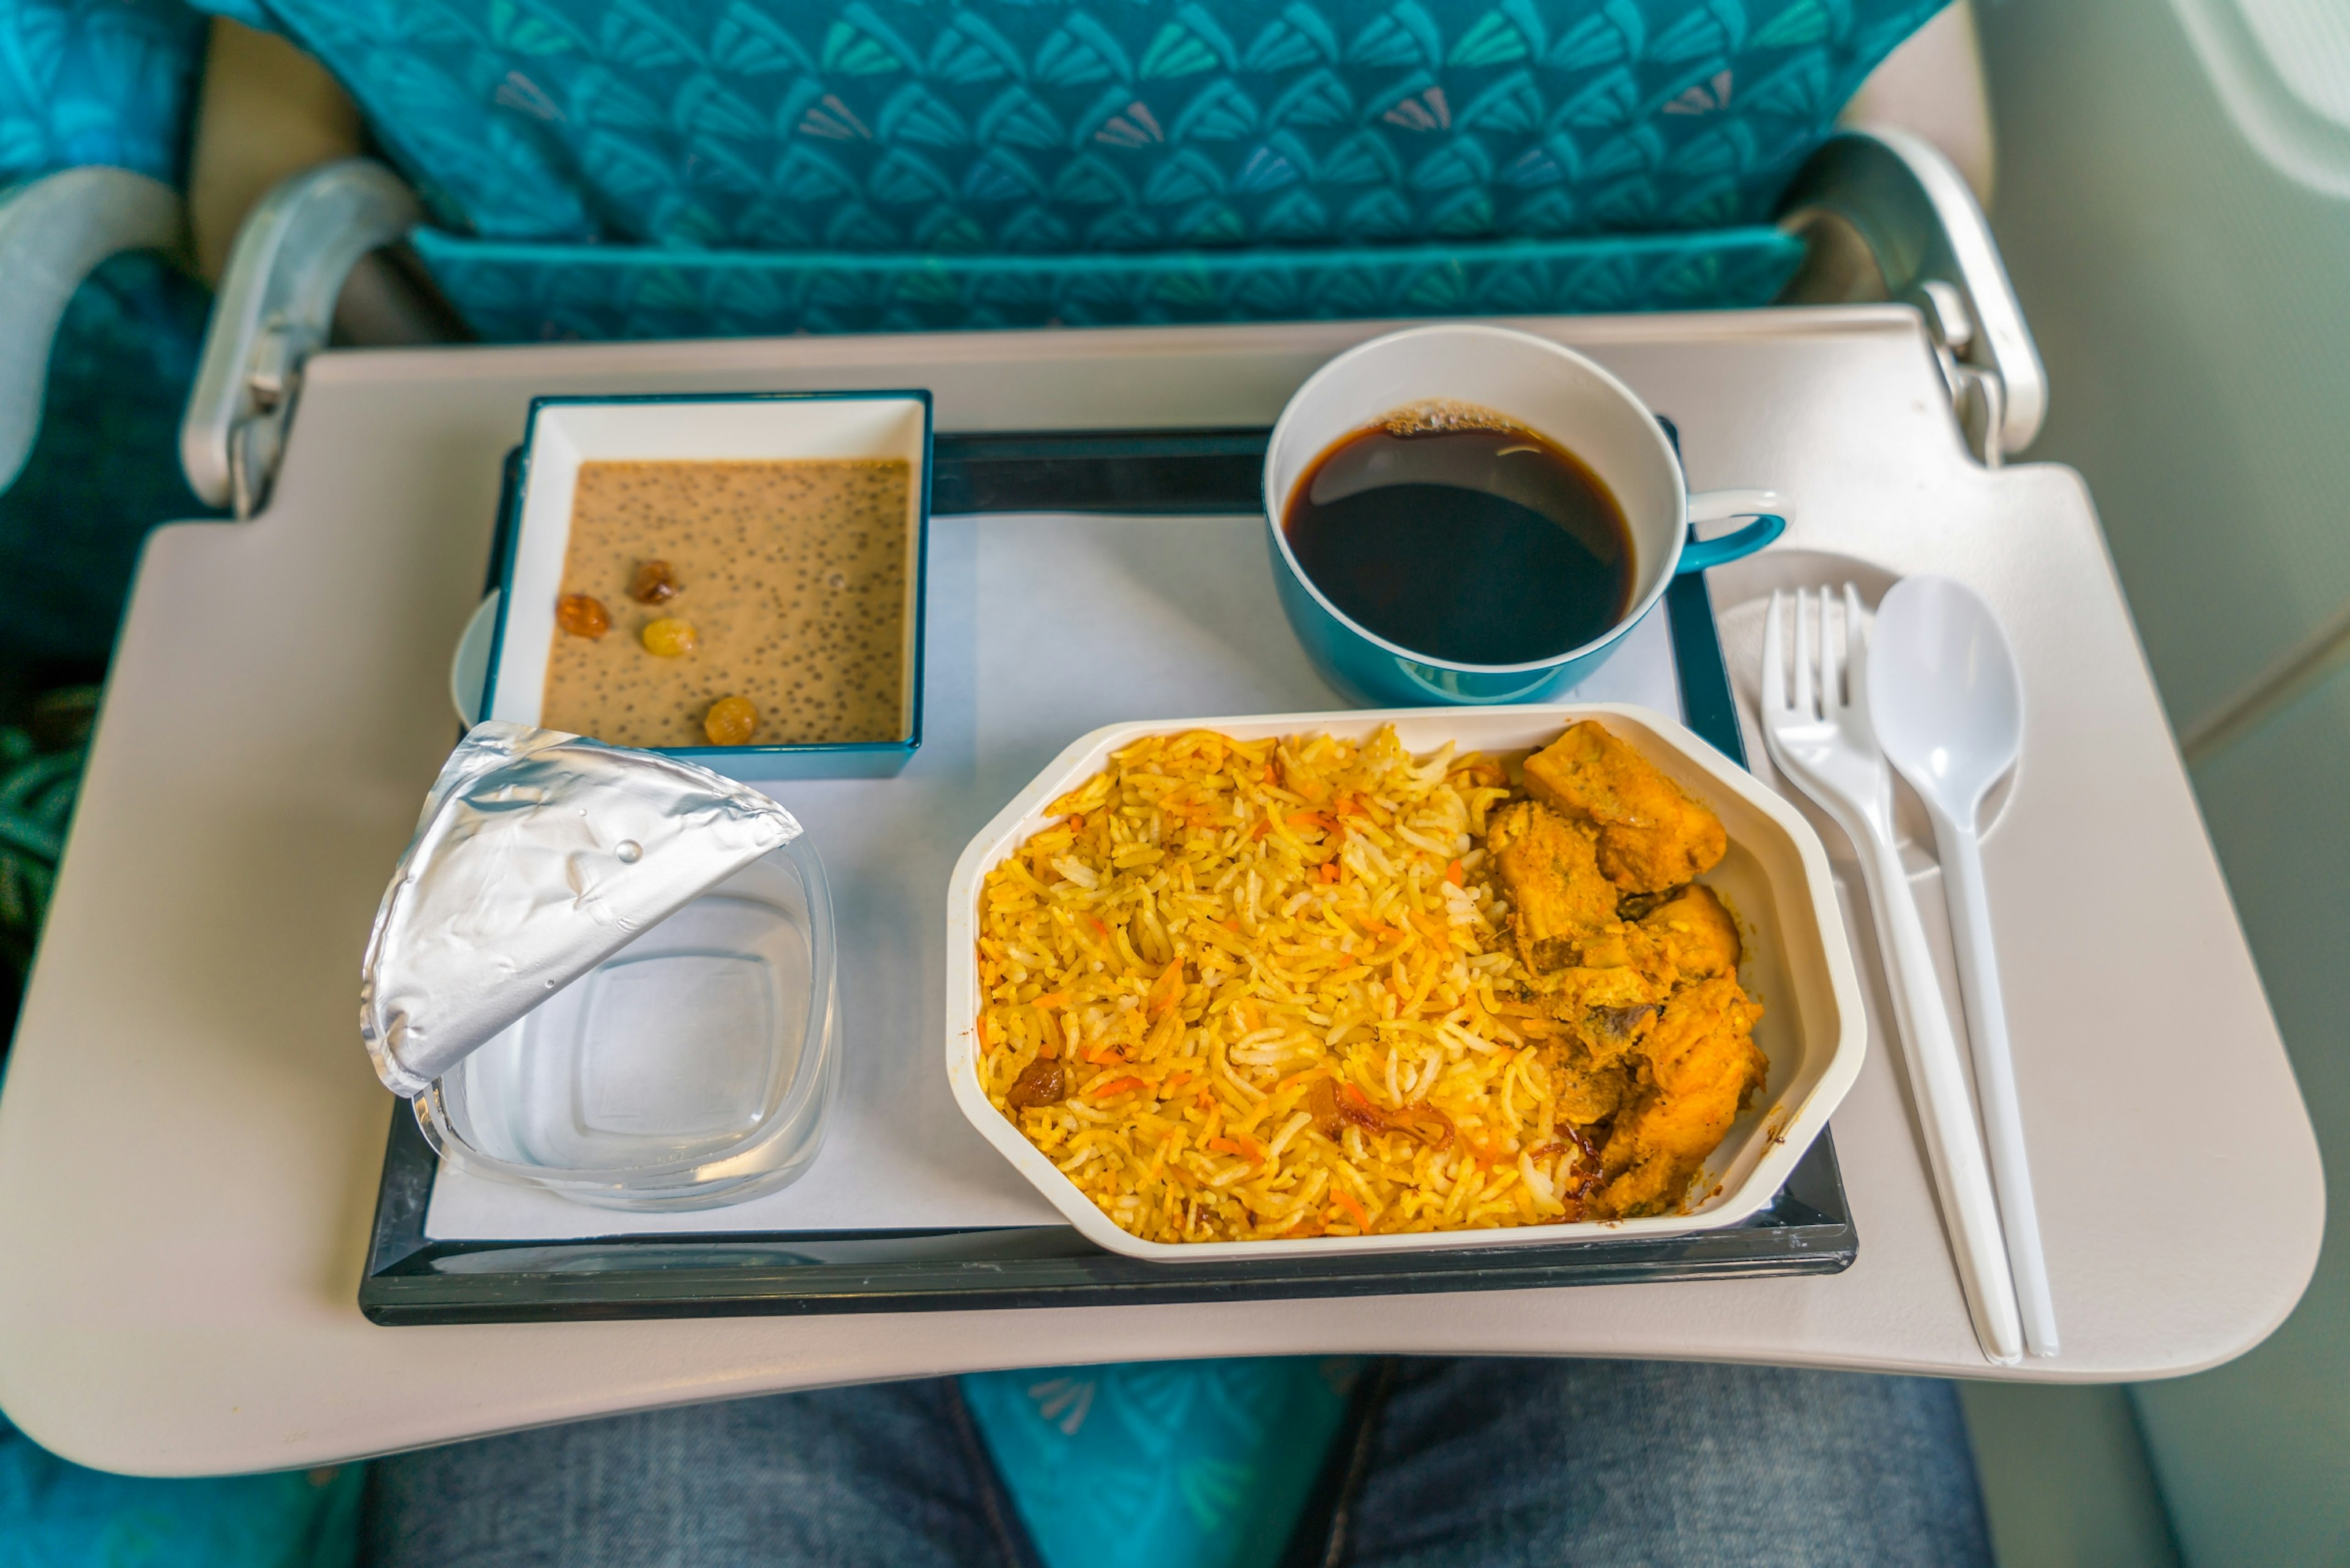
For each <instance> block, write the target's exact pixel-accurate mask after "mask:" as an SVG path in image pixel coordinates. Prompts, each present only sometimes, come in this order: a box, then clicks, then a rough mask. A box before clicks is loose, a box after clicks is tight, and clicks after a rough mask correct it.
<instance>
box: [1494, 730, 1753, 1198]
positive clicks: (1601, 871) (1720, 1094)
mask: <svg viewBox="0 0 2350 1568" xmlns="http://www.w3.org/2000/svg"><path fill="white" fill-rule="evenodd" d="M1525 784H1526V791H1527V794H1528V795H1529V796H1531V798H1527V799H1520V800H1517V801H1514V802H1513V803H1511V804H1509V805H1503V806H1500V807H1497V808H1496V809H1495V811H1494V814H1493V815H1492V821H1491V826H1490V827H1489V829H1488V833H1487V839H1486V846H1487V848H1488V850H1489V851H1490V852H1491V854H1492V865H1493V867H1494V871H1495V873H1496V874H1497V875H1498V877H1499V880H1500V882H1501V884H1502V887H1503V890H1504V891H1505V892H1506V894H1507V896H1508V898H1509V902H1510V907H1511V910H1512V913H1511V916H1510V919H1511V924H1512V929H1513V935H1514V938H1515V940H1516V942H1517V946H1518V952H1519V958H1520V961H1521V962H1522V964H1523V969H1524V971H1525V974H1526V977H1527V979H1526V989H1527V992H1528V994H1527V995H1526V997H1525V998H1524V1001H1525V1002H1527V1003H1528V1004H1529V1006H1530V1010H1531V1011H1533V1012H1535V1013H1536V1014H1538V1015H1539V1016H1540V1017H1541V1018H1542V1019H1543V1020H1544V1023H1545V1024H1546V1026H1547V1031H1548V1032H1547V1033H1544V1032H1543V1031H1542V1030H1539V1029H1538V1030H1534V1031H1530V1033H1534V1034H1535V1036H1536V1038H1538V1039H1541V1040H1542V1041H1543V1043H1544V1054H1545V1057H1546V1060H1545V1063H1544V1065H1545V1066H1546V1067H1548V1068H1549V1070H1550V1075H1551V1081H1552V1082H1553V1083H1555V1084H1558V1085H1561V1090H1560V1095H1559V1111H1560V1115H1561V1116H1564V1117H1565V1120H1566V1121H1567V1122H1568V1123H1569V1124H1570V1125H1571V1126H1572V1127H1575V1131H1576V1133H1577V1135H1578V1136H1577V1141H1578V1142H1579V1143H1585V1147H1587V1148H1590V1149H1593V1150H1596V1153H1597V1161H1596V1168H1589V1169H1587V1170H1586V1177H1585V1187H1584V1193H1583V1199H1582V1202H1583V1212H1584V1216H1585V1217H1586V1218H1588V1219H1627V1218H1630V1217H1632V1216H1635V1215H1641V1214H1659V1213H1666V1212H1669V1211H1671V1210H1676V1209H1678V1208H1679V1206H1680V1205H1681V1203H1682V1202H1683V1201H1684V1200H1685V1199H1686V1198H1687V1197H1688V1195H1689V1189H1690V1183H1691V1182H1692V1181H1694V1180H1695V1179H1696V1178H1697V1176H1698V1174H1699V1172H1700V1171H1701V1170H1702V1169H1703V1168H1704V1167H1705V1162H1706V1159H1707V1158H1708V1157H1709V1156H1711V1154H1712V1153H1713V1151H1714V1149H1715V1148H1716V1147H1719V1146H1720V1145H1721V1140H1722V1137H1724V1136H1725V1135H1726V1134H1727V1133H1728V1132H1729V1130H1730V1126H1731V1122H1733V1121H1735V1120H1736V1119H1737V1116H1738V1114H1739V1112H1740V1111H1741V1110H1742V1109H1743V1108H1744V1107H1745V1106H1747V1105H1748V1104H1750V1103H1751V1102H1752V1100H1753V1098H1754V1096H1755V1094H1756V1093H1757V1092H1758V1091H1759V1090H1760V1089H1761V1088H1762V1086H1763V1080H1764V1078H1765V1076H1766V1075H1767V1074H1768V1072H1769V1069H1770V1064H1769V1063H1768V1062H1767V1061H1766V1060H1765V1059H1764V1057H1763V1053H1762V1051H1761V1049H1760V1048H1758V1047H1757V1046H1756V1045H1755V1044H1754V1022H1755V1020H1756V1019H1758V1018H1760V1017H1761V1016H1762V1015H1763V1008H1762V1004H1761V1003H1759V1002H1756V1001H1755V1000H1754V999H1753V998H1752V997H1751V996H1749V995H1748V994H1747V993H1746V992H1745V990H1744V989H1743V988H1742V986H1741V985H1740V984H1739V981H1738V962H1739V959H1740V956H1741V943H1740V940H1739V936H1738V927H1737V923H1736V922H1735V921H1734V920H1733V919H1731V915H1730V911H1729V910H1728V909H1724V908H1723V907H1722V904H1721V899H1720V898H1716V897H1715V896H1714V894H1713V892H1712V890H1711V888H1705V887H1702V886H1700V885H1699V884H1698V883H1697V882H1696V881H1695V878H1696V877H1700V876H1701V875H1703V874H1704V873H1706V872H1708V871H1711V869H1713V867H1715V866H1716V865H1718V864H1719V863H1720V862H1721V857H1722V855H1723V853H1724V852H1725V850H1726V849H1727V848H1728V840H1727V838H1726V837H1725V836H1724V835H1723V833H1722V828H1721V819H1720V818H1719V817H1717V816H1715V815H1713V813H1712V812H1711V811H1710V810H1708V809H1707V808H1706V807H1705V806H1704V805H1702V804H1701V803H1700V802H1698V801H1695V800H1692V799H1691V798H1690V796H1689V795H1688V794H1686V793H1685V792H1683V791H1682V790H1681V788H1680V787H1679V785H1678V784H1674V783H1673V781H1672V780H1670V779H1669V778H1667V777H1666V776H1665V775H1664V774H1662V773H1660V772H1659V771H1658V770H1657V769H1656V767H1654V766H1653V765H1652V764H1650V763H1649V762H1648V760H1647V759H1646V758H1644V757H1642V756H1641V755H1640V754H1639V753H1638V752H1636V751H1634V750H1633V749H1632V748H1631V747H1629V746H1627V745H1626V744H1625V743H1624V742H1622V741H1620V740H1618V739H1617V737H1616V736H1614V735H1612V734H1610V733H1608V732H1607V731H1606V730H1604V729H1602V728H1601V727H1600V726H1599V725H1598V724H1597V723H1596V722H1589V721H1586V722H1583V723H1579V724H1576V725H1575V726H1574V727H1573V728H1571V729H1569V730H1568V731H1567V732H1566V733H1565V735H1563V736H1561V737H1560V738H1559V739H1558V741H1557V742H1555V743H1554V744H1552V745H1551V746H1549V747H1547V748H1545V749H1544V750H1543V751H1540V752H1537V753H1534V755H1533V756H1531V757H1529V758H1527V759H1526V763H1525ZM1586 1140H1588V1141H1587V1142H1586Z"/></svg>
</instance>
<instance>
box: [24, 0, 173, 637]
mask: <svg viewBox="0 0 2350 1568" xmlns="http://www.w3.org/2000/svg"><path fill="white" fill-rule="evenodd" d="M206 26H207V24H206V22H205V20H204V18H203V16H199V15H197V14H196V13H195V12H193V11H191V10H189V9H188V8H187V7H186V6H185V5H181V4H179V3H178V0H0V191H5V188H6V187H7V186H9V185H12V184H15V183H16V182H22V181H29V180H33V179H37V178H38V177H40V176H41V175H44V174H51V173H55V172H57V171H59V170H63V169H70V168H75V167H79V166H84V165H89V164H106V165H110V166H112V167H115V168H119V169H130V170H132V171H136V172H138V173H141V174H146V175H150V176H152V177H153V178H155V179H158V180H161V181H163V182H166V183H173V184H176V183H177V182H179V180H180V178H181V173H182V163H183V161H184V160H185V157H186V149H187V133H188V122H189V119H190V116H191V114H192V109H193V107H194V101H195V85H196V75H197V71H198V68H199V67H200V66H201V64H202V62H203V42H204V29H205V27H206ZM5 286H6V285H5V280H0V288H5ZM210 304H211V301H210V297H209V296H208V295H207V294H206V293H205V291H204V289H203V286H202V285H201V284H199V283H197V282H195V281H194V280H193V279H192V278H190V277H188V276H187V275H184V274H182V273H181V272H180V271H179V270H178V269H177V268H175V267H174V266H172V265H171V264H170V263H168V262H166V261H164V260H162V259H161V258H160V257H157V256H152V255H124V256H117V257H116V258H114V259H113V260H112V261H109V262H108V263H107V264H106V265H104V266H102V267H100V268H99V270H98V272H97V273H96V275H93V276H92V277H91V278H90V279H89V280H88V282H86V283H84V284H83V285H82V286H81V287H80V288H79V289H78V291H76V293H75V295H74V296H73V299H72V301H71V302H70V303H69V304H68V306H67V307H66V313H65V317H64V319H62V320H61V321H60V322H59V323H58V324H57V338H56V340H55V342H54V344H53V345H52V347H51V348H50V352H49V366H48V378H47V385H46V387H45V389H44V396H43V407H42V420H41V428H40V431H39V433H38V435H37V437H36V441H35V444H34V447H33V451H32V452H31V454H30V455H29V456H28V457H27V459H26V463H25V467H24V470H23V472H21V473H19V474H18V475H17V476H16V482H15V483H14V484H13V485H11V486H10V487H9V488H7V489H6V490H5V491H0V664H6V665H11V666H16V667H19V668H22V667H25V666H27V665H32V664H44V662H45V661H56V660H69V661H78V662H79V663H81V664H83V665H86V666H95V665H96V664H99V663H100V662H102V661H103V660H104V659H105V658H106V655H107V650H108V649H109V648H111V647H112V646H113V642H114V628H115V622H116V619H117V618H118V617H119V616H120V613H121V608H122V601H123V596H124V594H125V593H126V592H127V591H128V590H129V588H130V574H131V569H132V567H133V566H134V565H135V563H136V562H137V559H138V556H139V546H140V540H141V539H143V538H144V537H145V536H146V533H147V530H148V529H149V528H150V527H152V526H153V525H154V524H157V523H160V522H162V521H163V520H165V519H166V518H169V517H174V516H178V517H187V516H195V515H199V514H201V513H202V512H203V506H202V504H200V503H199V502H198V501H197V500H196V498H195V497H194V496H193V495H192V494H190V493H189V492H188V488H187V484H186V483H185V481H183V480H182V478H181V476H180V459H179V440H178V436H179V431H178V426H179V419H180V410H181V409H182V406H183V405H184V404H185V403H186V401H187V397H188V388H189V384H190V383H191V382H192V380H193V379H194V375H195V362H196V354H197V348H198V345H199V344H200V343H201V341H202V338H203V324H204V315H205V312H206V310H207V309H208V308H209V307H210ZM88 672H90V673H94V670H90V671H88Z"/></svg>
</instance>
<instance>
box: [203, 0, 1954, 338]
mask: <svg viewBox="0 0 2350 1568" xmlns="http://www.w3.org/2000/svg"><path fill="white" fill-rule="evenodd" d="M212 3H213V4H214V5H224V6H228V7H230V8H232V9H234V11H236V12H237V13H238V14H240V15H244V16H247V17H248V18H250V19H254V20H257V21H260V22H263V23H265V25H268V26H275V27H277V28H279V29H281V30H283V31H285V32H286V33H287V34H288V35H290V36H292V37H293V38H294V39H295V40H296V41H297V42H298V43H300V44H301V45H303V46H304V47H307V48H308V49H310V50H311V51H312V52H314V53H315V54H317V56H318V57H320V58H321V59H322V60H323V61H325V63H326V64H327V65H328V67H330V68H331V69H332V70H334V71H335V73H336V74H337V75H338V77H339V78H341V79H342V80H343V81H344V82H345V83H346V84H347V85H348V87H349V88H351V90H352V91H353V93H354V94H355V95H356V96H357V97H358V99H359V102H360V104H361V106H362V107H363V108H364V109H365V110H366V111H367V114H368V116H369V123H370V125H371V127H372V128H373V130H374V131H375V134H376V135H377V137H378V138H379V139H380V141H381V143H382V145H383V147H384V149H385V151H387V152H388V154H389V155H390V157H391V158H392V159H393V160H394V161H397V162H398V163H399V164H400V167H401V169H402V170H403V171H404V172H406V173H407V174H408V175H409V177H410V178H411V180H413V181H414V182H415V183H416V186H417V189H418V191H419V192H420V193H421V195H422V197H423V199H424V201H425V203H426V205H427V207H428V209H429V211H430V212H431V213H432V224H433V228H432V231H428V232H427V234H425V235H424V236H422V240H421V244H420V249H421V251H422V252H423V254H424V255H425V258H426V262H427V265H428V266H430V267H431V268H432V271H433V273H434V275H435V276H436V277H437V278H438V279H439V280H440V282H441V284H442V287H443V288H444V289H445V290H446V292H447V293H448V294H449V296H450V297H451V299H452V303H453V304H455V305H456V306H457V307H458V308H459V310H460V311H461V312H462V313H463V314H464V315H465V317H467V318H468V319H469V320H470V321H471V322H472V323H473V326H474V327H475V328H476V329H477V330H479V331H481V332H482V333H483V335H484V336H485V337H494V338H518V337H573V336H577V337H599V336H603V337H608V336H635V335H643V334H646V333H650V332H655V331H658V332H659V333H660V334H661V335H664V336H677V335H687V336H691V335H698V334H702V333H716V332H721V331H726V332H741V331H760V332H773V331H792V330H809V331H827V330H871V329H876V328H887V327H919V326H928V327H959V326H993V325H1004V326H1011V325H1032V324H1041V323H1045V322H1054V321H1059V322H1066V323H1080V322H1082V323H1096V324H1108V323H1113V322H1125V321H1207V320H1249V319H1275V318H1288V317H1299V316H1307V317H1310V316H1317V315H1351V316H1367V315H1387V314H1402V315H1428V314H1452V313H1462V312H1473V313H1491V312H1498V311H1507V310H1513V309H1536V310H1566V309H1622V308H1642V307H1654V306H1690V305H1699V304H1757V303H1762V302H1763V301H1764V300H1767V299H1768V298H1769V297H1770V294H1771V291H1772V290H1773V289H1774V288H1775V287H1776V286H1777V285H1778V283H1779V282H1781V281H1783V279H1784V278H1785V276H1786V275H1787V273H1788V270H1789V269H1790V268H1791V267H1792V265H1794V246H1793V244H1792V243H1791V242H1789V241H1786V240H1785V239H1784V238H1783V237H1782V236H1779V235H1776V234H1773V233H1771V232H1769V231H1767V230H1765V229H1762V228H1760V227H1758V225H1761V224H1763V223H1766V222H1767V220H1768V219H1769V217H1770V214H1771V212H1772V209H1773V203H1774V202H1776V200H1777V198H1778V196H1779V193H1780V192H1781V191H1782V190H1783V188H1784V186H1785V184H1786V182H1787V180H1788V178H1789V176H1790V175H1791V174H1793V172H1794V170H1795V168H1796V167H1797V166H1798V165H1799V164H1800V163H1801V162H1802V161H1803V160H1804V158H1805V157H1806V156H1807V155H1808V154H1809V153H1810V152H1811V151H1812V150H1813V149H1814V147H1815V146H1817V145H1818V143H1819V141H1820V140H1821V139H1822V138H1823V137H1824V136H1825V134H1826V132H1827V130H1829V128H1830V126H1831V124H1832V121H1833V119H1834V117H1835V112H1836V110H1837V109H1838V108H1839V107H1840V106H1841V105H1842V104H1843V102H1844V100H1845V99H1846V97H1848V96H1849V95H1850V93H1851V91H1852V89H1853V88H1855V87H1856V86H1857V85H1858V83H1859V82H1860V80H1861V79H1862V78H1864V77H1865V76H1866V73H1867V72H1868V70H1869V69H1870V68H1871V67H1873V66H1874V65H1875V64H1876V63H1877V60H1879V59H1880V58H1881V57H1883V56H1884V55H1885V53H1886V52H1887V50H1889V49H1890V48H1891V47H1893V46H1894V45H1895V44H1896V43H1898V41H1899V40H1900V39H1901V38H1902V37H1904V36H1907V35H1908V33H1909V32H1910V31H1911V30H1912V29H1914V28H1915V27H1916V26H1918V24H1919V23H1920V22H1922V21H1923V20H1924V19H1925V18H1926V17H1927V16H1929V15H1931V14H1932V13H1933V11H1935V10H1936V9H1938V8H1939V5H1940V4H1941V3H1942V0H1498V3H1497V0H1290V3H1289V4H1286V5H1279V4H1267V3H1265V0H1083V3H1074V0H959V3H958V0H946V3H941V0H807V3H803V4H781V3H777V0H212ZM1625 236H1638V239H1637V240H1627V239H1626V238H1625ZM533 247H542V248H533ZM579 247H585V248H579ZM1513 247H1514V248H1513ZM1390 251H1391V252H1392V253H1393V254H1391V255H1389V254H1384V253H1388V252H1390ZM753 255H756V256H761V257H767V258H774V259H769V260H764V261H761V262H758V263H756V264H753V263H750V262H748V261H746V260H744V259H743V258H744V257H746V256H753ZM868 261H869V263H870V265H866V264H867V263H868ZM1015 261H1017V262H1018V263H1020V264H1021V265H1014V263H1015ZM1512 301H1516V302H1518V303H1515V304H1513V303H1511V302H1512ZM722 324H723V325H722Z"/></svg>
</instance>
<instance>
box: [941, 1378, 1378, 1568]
mask: <svg viewBox="0 0 2350 1568" xmlns="http://www.w3.org/2000/svg"><path fill="white" fill-rule="evenodd" d="M1359 1371H1360V1364H1359V1363H1357V1361H1355V1360H1353V1359H1351V1358H1347V1357H1331V1358H1326V1359H1316V1358H1308V1357H1277V1358H1271V1359H1265V1360H1215V1361H1169V1362H1145V1363H1139V1364H1132V1365H1123V1366H1066V1367H1051V1368H1045V1369H1041V1370H1036V1371H1028V1372H990V1373H982V1374H978V1375H975V1376H968V1377H965V1378H964V1379H963V1380H962V1396H963V1403H964V1405H965V1406H966V1407H968V1408H969V1409H970V1411H971V1415H972V1424H973V1425H975V1426H976V1427H977V1428H979V1432H980V1436H981V1438H983V1439H984V1440H985V1442H986V1444H987V1448H988V1451H989V1453H990V1455H991V1456H992V1457H993V1459H994V1460H995V1463H996V1467H997V1469H999V1470H1000V1471H1001V1472H1002V1473H1003V1477H1004V1479H1005V1481H1006V1483H1007V1486H1008V1488H1009V1490H1011V1492H1012V1494H1013V1499H1014V1506H1015V1507H1016V1508H1018V1510H1019V1511H1020V1518H1021V1521H1022V1522H1023V1523H1024V1524H1025V1525H1026V1526H1027V1528H1028V1534H1029V1537H1030V1539H1031V1540H1032V1541H1033V1542H1035V1546H1036V1551H1037V1554H1038V1555H1039V1556H1041V1557H1042V1558H1043V1559H1044V1560H1045V1564H1046V1568H1273V1565H1274V1563H1277V1562H1278V1561H1279V1560H1280V1557H1281V1553H1282V1549H1283V1547H1284V1545H1286V1544H1287V1542H1288V1540H1289V1535H1290V1532H1291V1530H1292V1529H1293V1528H1294V1527H1295V1523H1296V1521H1297V1519H1298V1516H1299V1513H1300V1511H1301V1510H1302V1509H1303V1507H1304V1504H1305V1501H1306V1498H1307V1495H1308V1493H1309V1492H1310V1491H1311V1490H1312V1489H1313V1485H1314V1480H1315V1476H1316V1475H1317V1474H1318V1473H1319V1471H1320V1469H1321V1467H1322V1462H1323V1456H1324V1454H1325V1453H1326V1450H1327V1449H1328V1448H1329V1446H1330V1439H1331V1437H1332V1435H1333V1434H1335V1433H1336V1431H1337V1429H1338V1427H1339V1424H1340V1422H1341V1420H1342V1419H1343V1417H1344V1416H1345V1414H1346V1404H1347V1394H1348V1392H1349V1390H1350V1389H1351V1388H1352V1386H1353V1384H1354V1381H1355V1378H1356V1376H1357V1374H1358V1372H1359Z"/></svg>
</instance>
